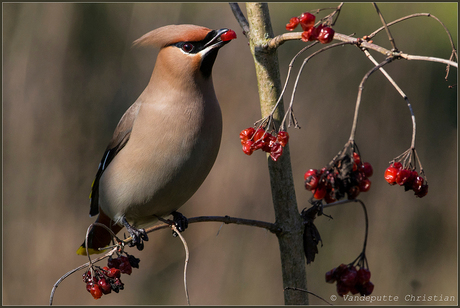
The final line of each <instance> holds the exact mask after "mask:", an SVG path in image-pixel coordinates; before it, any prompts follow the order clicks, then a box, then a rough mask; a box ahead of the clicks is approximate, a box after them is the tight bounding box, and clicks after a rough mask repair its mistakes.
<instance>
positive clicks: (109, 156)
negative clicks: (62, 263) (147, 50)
mask: <svg viewBox="0 0 460 308" xmlns="http://www.w3.org/2000/svg"><path fill="white" fill-rule="evenodd" d="M234 38H236V34H235V32H234V31H232V30H229V29H220V30H211V29H208V28H205V27H200V26H195V25H170V26H165V27H161V28H158V29H156V30H153V31H151V32H149V33H147V34H145V35H144V36H142V37H141V38H139V39H138V40H136V41H135V42H134V45H135V46H154V47H157V48H160V51H159V53H158V56H157V60H156V63H155V67H154V70H153V73H152V77H151V78H150V81H149V83H148V85H147V87H146V88H145V90H144V91H143V92H142V94H141V95H140V96H139V98H138V99H137V100H136V101H135V102H134V104H133V105H131V107H129V109H128V110H127V111H126V112H125V114H124V115H123V116H122V118H121V119H120V121H119V123H118V125H117V127H116V129H115V131H114V133H113V137H112V140H110V142H109V144H108V146H107V149H106V151H105V153H104V155H103V157H102V160H101V163H100V164H99V168H98V171H97V174H96V178H95V180H94V182H93V185H92V189H91V195H90V199H91V201H90V204H91V205H90V216H94V215H97V214H99V216H98V218H97V220H96V222H98V223H101V224H104V225H106V226H107V227H109V228H110V229H111V230H113V231H114V232H115V233H117V232H119V231H120V230H121V229H122V228H123V226H124V227H126V229H127V231H128V232H129V233H130V235H131V236H132V237H133V239H134V240H133V242H135V244H136V245H137V247H138V249H142V247H143V240H147V239H148V238H147V234H146V233H145V231H144V229H143V228H145V227H146V226H149V225H152V224H154V223H155V222H157V220H158V219H159V218H161V217H165V216H168V215H171V214H173V216H174V217H175V218H177V219H178V220H180V219H182V218H183V216H181V214H178V213H177V212H176V210H177V209H178V208H179V207H180V206H182V205H183V204H184V203H185V202H186V201H187V200H188V199H189V198H190V197H191V196H192V195H193V194H194V193H195V191H196V190H197V189H198V188H199V187H200V186H201V184H202V183H203V181H204V180H205V178H206V176H207V175H208V173H209V171H210V170H211V167H212V166H213V164H214V161H215V159H216V157H217V153H218V151H219V146H220V140H221V134H222V115H221V111H220V106H219V103H218V101H217V98H216V95H215V92H214V86H213V82H212V74H211V73H212V67H213V64H214V61H215V59H216V56H217V52H218V50H219V49H220V48H221V47H222V46H224V45H225V44H227V43H228V42H230V41H231V40H232V39H234ZM110 241H111V235H110V233H109V232H108V231H107V230H105V229H104V228H102V227H97V226H94V227H93V228H92V230H91V231H90V233H89V236H88V248H89V250H88V251H89V253H90V254H92V253H99V252H101V251H98V248H102V247H105V246H107V245H109V244H110ZM85 244H86V243H85V242H84V243H83V244H82V245H81V247H80V248H79V249H78V251H77V253H78V254H81V255H86V249H85Z"/></svg>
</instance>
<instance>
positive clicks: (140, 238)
mask: <svg viewBox="0 0 460 308" xmlns="http://www.w3.org/2000/svg"><path fill="white" fill-rule="evenodd" d="M123 225H124V226H125V228H126V230H128V232H129V235H130V236H131V238H132V241H131V242H130V243H129V247H133V246H136V247H137V249H138V250H142V249H144V241H148V240H149V237H148V236H147V233H146V232H145V230H144V229H137V228H135V227H133V226H131V225H130V224H129V223H128V221H127V220H126V218H124V217H123Z"/></svg>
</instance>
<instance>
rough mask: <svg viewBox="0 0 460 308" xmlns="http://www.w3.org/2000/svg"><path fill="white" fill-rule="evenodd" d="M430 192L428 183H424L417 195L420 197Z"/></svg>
mask: <svg viewBox="0 0 460 308" xmlns="http://www.w3.org/2000/svg"><path fill="white" fill-rule="evenodd" d="M427 194H428V184H423V185H422V186H421V188H420V191H419V192H416V193H415V195H416V196H417V197H419V198H423V197H425V196H426V195H427Z"/></svg>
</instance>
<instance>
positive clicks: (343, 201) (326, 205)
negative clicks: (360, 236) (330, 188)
mask: <svg viewBox="0 0 460 308" xmlns="http://www.w3.org/2000/svg"><path fill="white" fill-rule="evenodd" d="M351 202H359V203H360V204H361V207H362V208H363V210H364V218H365V223H366V229H365V234H364V244H363V251H362V253H365V251H366V247H367V236H368V234H369V218H368V215H367V209H366V206H365V205H364V202H363V201H361V200H360V199H353V200H348V199H347V200H340V201H337V202H332V203H327V204H323V209H325V208H327V207H331V206H335V205H340V204H345V203H351Z"/></svg>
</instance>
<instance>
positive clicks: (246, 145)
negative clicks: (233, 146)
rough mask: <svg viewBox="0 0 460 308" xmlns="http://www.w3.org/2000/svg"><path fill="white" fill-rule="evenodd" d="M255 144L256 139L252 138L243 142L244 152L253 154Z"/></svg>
mask: <svg viewBox="0 0 460 308" xmlns="http://www.w3.org/2000/svg"><path fill="white" fill-rule="evenodd" d="M253 144H254V141H252V140H246V142H245V143H244V144H243V152H244V154H246V155H251V154H252V152H253V151H254V149H253V148H252V146H253Z"/></svg>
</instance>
